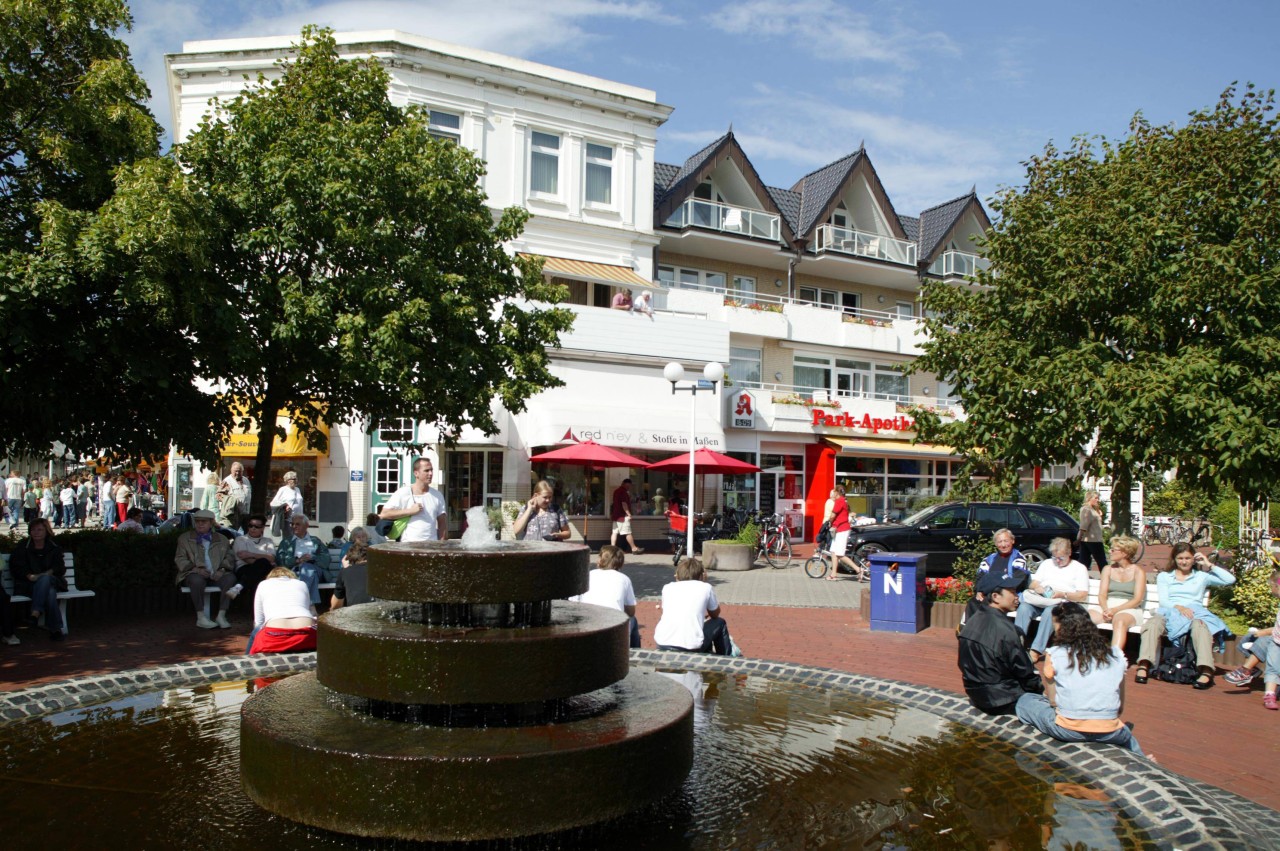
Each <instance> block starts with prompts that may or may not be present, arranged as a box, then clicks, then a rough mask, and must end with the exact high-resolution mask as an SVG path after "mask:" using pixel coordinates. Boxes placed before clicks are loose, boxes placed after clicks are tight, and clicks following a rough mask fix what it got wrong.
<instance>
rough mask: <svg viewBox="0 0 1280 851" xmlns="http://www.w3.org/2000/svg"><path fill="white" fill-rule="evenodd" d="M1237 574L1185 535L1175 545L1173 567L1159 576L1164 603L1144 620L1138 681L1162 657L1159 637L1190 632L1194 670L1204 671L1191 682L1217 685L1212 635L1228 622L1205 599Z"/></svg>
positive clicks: (1176, 636)
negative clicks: (1208, 592) (1213, 561)
mask: <svg viewBox="0 0 1280 851" xmlns="http://www.w3.org/2000/svg"><path fill="white" fill-rule="evenodd" d="M1235 581H1236V578H1235V577H1234V576H1233V575H1231V573H1230V571H1227V570H1224V569H1223V568H1221V567H1218V566H1217V565H1215V564H1210V563H1209V559H1207V558H1205V557H1204V555H1202V554H1201V553H1198V552H1196V551H1195V548H1194V547H1192V546H1191V545H1190V544H1188V543H1186V542H1185V541H1182V542H1180V543H1177V544H1174V545H1173V555H1172V557H1171V558H1170V559H1169V569H1168V570H1165V571H1164V572H1163V573H1161V574H1160V575H1159V576H1157V577H1156V591H1157V592H1158V593H1159V594H1160V598H1159V599H1160V608H1158V609H1156V611H1155V612H1154V613H1153V614H1152V615H1151V617H1149V618H1148V619H1147V622H1146V623H1145V624H1143V625H1142V644H1141V645H1140V646H1139V648H1138V670H1137V671H1136V672H1135V674H1134V682H1136V683H1145V682H1146V681H1147V674H1148V672H1149V671H1150V670H1151V668H1152V667H1154V663H1155V662H1157V661H1159V659H1160V638H1161V637H1162V636H1165V635H1167V636H1168V637H1169V640H1170V641H1177V640H1178V639H1180V638H1182V637H1183V636H1185V635H1187V634H1188V633H1189V634H1190V636H1191V637H1190V641H1191V646H1192V647H1193V648H1195V654H1196V670H1197V671H1199V672H1200V676H1199V678H1198V679H1196V681H1195V682H1194V683H1193V684H1192V685H1194V686H1195V687H1196V688H1198V689H1206V688H1209V687H1210V686H1212V685H1213V672H1214V670H1215V668H1214V664H1213V636H1214V633H1217V632H1221V631H1223V630H1225V629H1226V628H1227V625H1226V624H1225V623H1223V622H1222V618H1220V617H1218V616H1217V615H1215V614H1214V613H1213V612H1211V611H1209V609H1208V608H1206V607H1205V604H1204V592H1205V591H1206V590H1207V589H1209V588H1213V587H1217V586H1226V585H1234V584H1235Z"/></svg>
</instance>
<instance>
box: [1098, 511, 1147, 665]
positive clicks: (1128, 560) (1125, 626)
mask: <svg viewBox="0 0 1280 851" xmlns="http://www.w3.org/2000/svg"><path fill="white" fill-rule="evenodd" d="M1090 493H1092V491H1090ZM1137 556H1138V542H1137V541H1136V540H1135V539H1133V538H1130V537H1129V536H1128V535H1120V536H1118V537H1116V539H1115V540H1113V541H1112V542H1111V563H1110V564H1108V565H1107V566H1105V567H1104V568H1102V584H1101V585H1100V586H1099V587H1098V605H1096V606H1090V607H1089V617H1091V618H1093V622H1094V623H1097V624H1102V623H1109V624H1111V646H1112V647H1118V648H1120V649H1121V650H1124V645H1125V642H1126V641H1128V640H1129V629H1130V628H1131V627H1135V626H1141V625H1142V618H1143V614H1144V613H1143V608H1142V604H1143V603H1144V602H1146V599H1147V572H1146V571H1145V570H1143V569H1142V568H1140V567H1138V565H1136V564H1134V563H1133V560H1134V559H1135V558H1137Z"/></svg>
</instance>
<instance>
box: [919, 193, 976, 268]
mask: <svg viewBox="0 0 1280 851" xmlns="http://www.w3.org/2000/svg"><path fill="white" fill-rule="evenodd" d="M976 198H977V194H976V193H975V192H973V191H970V192H969V193H968V194H966V195H961V196H960V197H959V198H952V199H951V200H950V201H944V202H943V203H941V204H939V205H937V206H936V207H930V208H929V209H927V210H925V211H924V212H923V213H921V214H920V235H919V237H918V241H919V243H920V247H919V249H918V250H919V254H918V255H917V256H918V257H919V258H920V262H921V263H924V262H927V261H928V260H929V259H930V258H931V257H932V256H933V252H934V251H936V250H937V248H938V243H939V242H941V241H942V238H943V237H944V236H946V235H947V231H949V230H951V226H952V225H954V224H955V223H956V219H957V218H959V217H960V214H961V213H963V212H964V210H965V208H966V207H968V206H969V204H970V203H972V202H973V201H974V199H976Z"/></svg>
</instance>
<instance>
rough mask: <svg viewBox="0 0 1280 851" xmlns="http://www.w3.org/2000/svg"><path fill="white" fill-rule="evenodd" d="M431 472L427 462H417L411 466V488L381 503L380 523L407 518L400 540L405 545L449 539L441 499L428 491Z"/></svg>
mask: <svg viewBox="0 0 1280 851" xmlns="http://www.w3.org/2000/svg"><path fill="white" fill-rule="evenodd" d="M434 472H435V469H434V468H433V467H432V466H431V459H430V458H419V459H418V460H417V461H415V462H414V464H413V484H411V485H406V486H405V487H402V488H400V490H398V491H396V492H395V493H394V494H392V495H391V499H389V500H387V501H386V502H385V503H383V506H382V519H383V520H399V519H400V518H402V517H408V518H410V520H409V525H408V527H407V528H406V529H405V530H404V534H403V535H401V536H400V540H401V541H403V542H405V543H413V542H414V541H447V540H448V539H449V520H448V518H447V516H446V515H445V504H444V497H443V496H441V494H440V491H438V490H436V489H435V488H433V487H431V477H432V475H433V474H434Z"/></svg>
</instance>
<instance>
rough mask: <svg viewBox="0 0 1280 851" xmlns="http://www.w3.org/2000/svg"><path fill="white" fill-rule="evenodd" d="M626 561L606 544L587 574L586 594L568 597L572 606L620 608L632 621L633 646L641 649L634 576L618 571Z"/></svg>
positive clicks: (617, 549)
mask: <svg viewBox="0 0 1280 851" xmlns="http://www.w3.org/2000/svg"><path fill="white" fill-rule="evenodd" d="M625 561H626V556H624V555H623V554H622V550H621V548H619V547H615V546H613V545H612V544H605V545H604V546H603V547H601V548H600V561H599V562H598V564H599V566H598V567H597V568H596V569H595V570H593V571H591V573H590V574H588V578H587V581H588V587H587V591H586V593H584V594H576V595H574V596H572V597H570V598H569V601H570V602H572V603H590V604H591V605H593V606H604V607H605V608H607V609H617V610H618V611H620V612H622V613H623V614H625V615H626V616H627V617H628V618H629V619H630V620H631V646H632V647H639V646H640V624H639V623H638V622H637V621H636V592H635V587H634V586H633V585H632V584H631V577H629V576H627V575H626V574H625V573H623V572H622V571H621V570H620V569H619V568H621V567H622V565H623V564H624V563H625Z"/></svg>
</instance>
